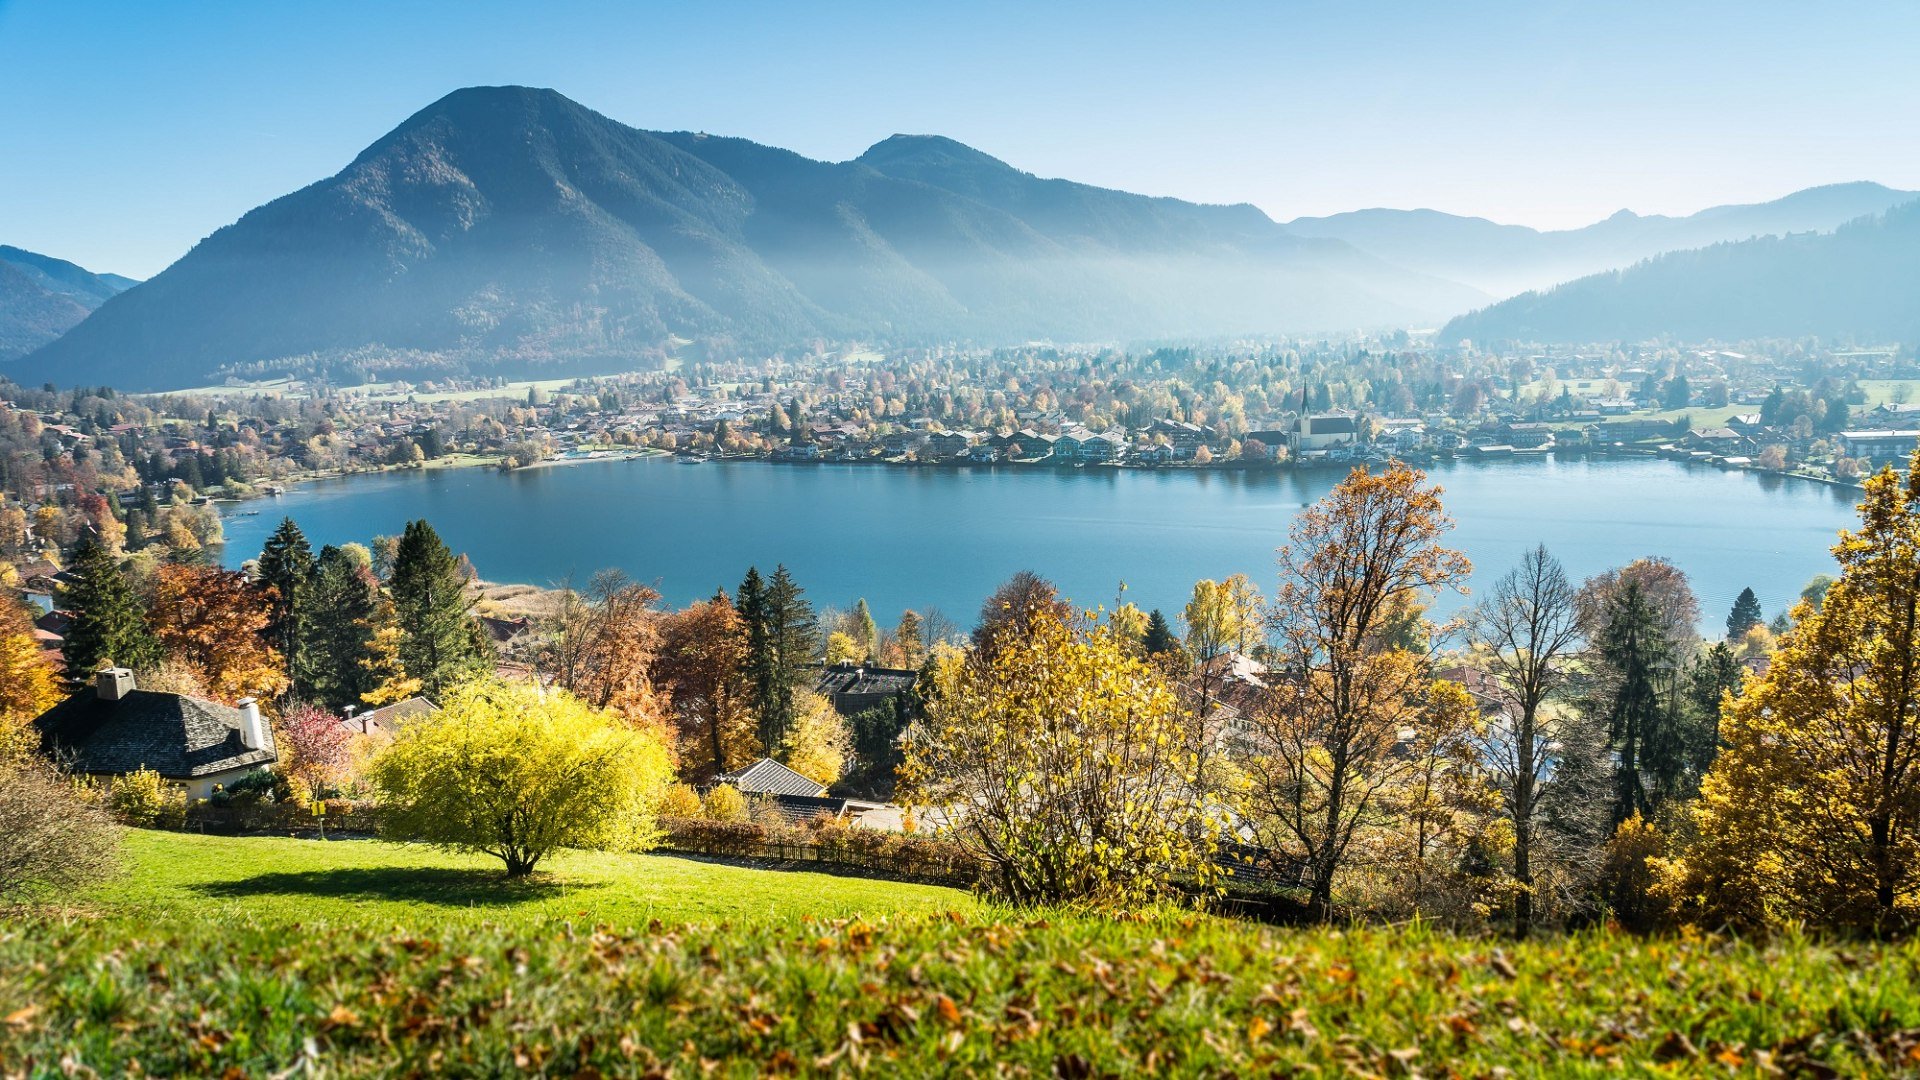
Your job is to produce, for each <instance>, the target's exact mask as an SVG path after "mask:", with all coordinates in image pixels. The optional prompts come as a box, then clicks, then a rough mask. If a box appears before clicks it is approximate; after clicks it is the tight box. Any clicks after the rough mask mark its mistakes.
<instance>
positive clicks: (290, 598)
mask: <svg viewBox="0 0 1920 1080" xmlns="http://www.w3.org/2000/svg"><path fill="white" fill-rule="evenodd" d="M256 565H257V566H258V572H259V580H260V583H261V584H262V585H265V586H268V587H269V588H271V589H273V593H274V595H273V602H272V607H271V611H272V621H271V622H269V623H267V629H266V635H267V639H268V640H269V641H271V642H272V643H273V646H274V648H276V649H279V650H280V655H281V656H282V657H284V658H285V659H286V662H287V677H288V678H289V679H290V680H292V681H293V682H294V683H295V684H296V685H298V683H299V682H300V673H301V669H302V667H303V664H302V662H301V658H300V647H301V644H302V642H303V640H304V637H303V635H302V633H301V625H300V624H301V622H302V621H303V619H304V618H305V616H306V614H307V611H308V607H309V605H308V590H309V588H310V585H311V578H312V577H313V571H314V564H313V547H312V545H310V544H308V543H307V536H306V534H305V533H303V532H301V531H300V526H298V525H296V524H294V521H293V519H292V518H282V519H280V526H279V527H278V528H276V529H274V530H273V535H272V536H269V537H267V542H266V544H265V545H264V546H262V547H261V549H260V561H259V563H257V564H256Z"/></svg>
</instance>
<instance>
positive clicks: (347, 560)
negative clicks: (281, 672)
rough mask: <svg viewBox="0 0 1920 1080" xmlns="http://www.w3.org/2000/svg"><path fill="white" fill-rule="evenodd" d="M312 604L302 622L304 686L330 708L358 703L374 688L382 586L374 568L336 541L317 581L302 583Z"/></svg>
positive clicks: (323, 557) (323, 555)
mask: <svg viewBox="0 0 1920 1080" xmlns="http://www.w3.org/2000/svg"><path fill="white" fill-rule="evenodd" d="M302 590H303V592H304V593H305V595H307V596H308V597H310V598H311V603H312V610H311V611H310V612H309V613H308V615H307V617H306V618H305V619H303V620H302V621H301V624H300V642H299V648H300V654H301V656H302V657H303V663H302V664H301V667H300V679H299V682H298V684H297V685H298V689H299V691H300V693H301V694H303V695H310V696H312V697H313V698H315V699H316V700H318V701H320V702H322V703H324V704H326V705H327V706H328V707H330V708H335V709H338V708H343V707H345V706H347V705H354V704H358V703H359V701H360V699H361V696H362V695H364V694H365V693H366V692H367V691H369V690H371V689H372V688H373V683H372V682H371V681H370V679H371V676H370V675H369V672H368V664H369V663H370V661H371V658H372V655H373V636H374V629H375V628H374V615H375V613H376V612H377V611H378V609H379V604H380V588H379V584H378V583H377V582H376V581H375V580H374V578H373V571H372V570H370V569H369V568H367V567H366V566H363V565H362V564H361V563H360V561H359V560H358V559H355V558H354V557H353V556H352V555H350V554H348V553H347V552H346V551H343V550H342V549H340V548H337V547H333V546H331V545H329V546H327V547H324V548H321V549H320V558H319V561H318V562H317V563H315V564H314V568H313V573H312V578H311V581H309V582H308V583H306V584H304V585H302Z"/></svg>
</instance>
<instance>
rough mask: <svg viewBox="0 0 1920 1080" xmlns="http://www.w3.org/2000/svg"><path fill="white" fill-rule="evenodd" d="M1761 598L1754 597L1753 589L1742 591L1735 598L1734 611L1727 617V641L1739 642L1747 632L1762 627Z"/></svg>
mask: <svg viewBox="0 0 1920 1080" xmlns="http://www.w3.org/2000/svg"><path fill="white" fill-rule="evenodd" d="M1761 618H1762V616H1761V613H1760V598H1759V597H1757V596H1755V595H1753V590H1752V589H1751V588H1746V589H1741V590H1740V595H1739V596H1737V597H1735V598H1734V601H1733V611H1732V612H1730V613H1729V614H1728V615H1727V640H1728V641H1738V640H1740V639H1741V638H1743V637H1745V636H1746V635H1747V631H1749V630H1751V629H1753V628H1754V627H1756V626H1759V625H1760V621H1761Z"/></svg>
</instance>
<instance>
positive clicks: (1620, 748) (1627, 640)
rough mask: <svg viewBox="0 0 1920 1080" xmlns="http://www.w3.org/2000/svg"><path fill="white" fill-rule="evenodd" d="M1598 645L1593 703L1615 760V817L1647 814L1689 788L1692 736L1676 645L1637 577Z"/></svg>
mask: <svg viewBox="0 0 1920 1080" xmlns="http://www.w3.org/2000/svg"><path fill="white" fill-rule="evenodd" d="M1595 644H1596V645H1597V647H1598V653H1599V660H1600V694H1599V699H1598V706H1599V711H1600V713H1601V714H1602V715H1603V716H1604V718H1605V720H1606V724H1607V734H1608V738H1609V739H1610V741H1611V743H1612V746H1613V751H1614V758H1615V766H1614V796H1613V821H1614V824H1616V825H1617V824H1619V823H1620V822H1623V821H1625V820H1627V819H1628V818H1630V817H1632V816H1633V815H1635V814H1639V815H1640V816H1641V817H1643V818H1649V819H1650V818H1652V817H1653V812H1654V810H1655V808H1656V807H1657V806H1658V804H1659V803H1660V802H1662V801H1663V800H1665V799H1666V798H1669V797H1672V796H1676V795H1683V794H1685V793H1686V790H1687V788H1688V786H1689V782H1688V777H1689V774H1690V769H1689V766H1690V763H1691V758H1692V756H1693V755H1692V754H1691V753H1690V752H1689V751H1690V746H1689V743H1690V742H1691V741H1692V740H1691V738H1690V733H1689V732H1688V730H1687V728H1688V725H1687V723H1686V717H1685V716H1684V715H1682V710H1681V707H1680V702H1679V700H1678V697H1679V694H1678V686H1677V674H1678V673H1677V671H1676V667H1677V665H1676V657H1675V650H1674V644H1673V642H1672V641H1671V640H1669V639H1668V637H1667V633H1666V630H1665V629H1664V628H1663V626H1662V624H1661V619H1660V613H1659V611H1658V609H1656V608H1655V607H1654V605H1653V603H1652V602H1651V600H1650V599H1649V598H1648V597H1647V594H1646V592H1645V591H1644V590H1642V589H1641V587H1640V583H1639V582H1637V581H1632V580H1629V581H1628V582H1627V583H1626V585H1625V587H1623V588H1622V589H1621V590H1620V591H1619V592H1618V593H1616V594H1615V596H1614V598H1613V600H1612V602H1611V604H1610V605H1609V606H1608V612H1607V622H1606V626H1605V627H1604V628H1603V629H1602V631H1601V633H1600V636H1599V640H1598V641H1597V642H1596V643H1595Z"/></svg>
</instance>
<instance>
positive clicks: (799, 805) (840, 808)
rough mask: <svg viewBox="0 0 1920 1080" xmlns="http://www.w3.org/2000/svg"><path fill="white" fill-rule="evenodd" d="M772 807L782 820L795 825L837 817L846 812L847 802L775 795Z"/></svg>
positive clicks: (822, 798)
mask: <svg viewBox="0 0 1920 1080" xmlns="http://www.w3.org/2000/svg"><path fill="white" fill-rule="evenodd" d="M773 805H774V807H775V808H776V809H778V810H779V811H780V816H781V817H782V818H784V819H786V820H787V821H788V822H790V823H792V824H795V825H798V824H800V823H802V822H807V821H812V820H813V819H814V818H821V817H839V816H840V815H841V814H844V813H846V810H847V800H845V799H833V798H828V797H827V796H825V795H775V796H774V797H773Z"/></svg>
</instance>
